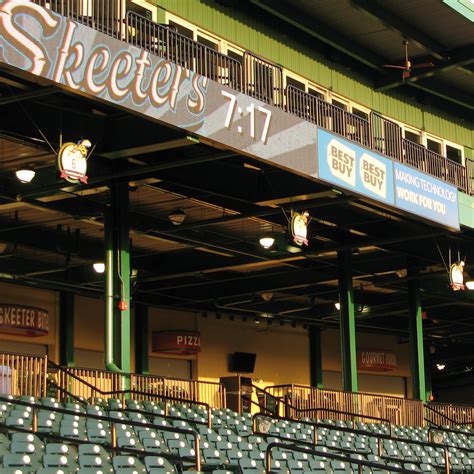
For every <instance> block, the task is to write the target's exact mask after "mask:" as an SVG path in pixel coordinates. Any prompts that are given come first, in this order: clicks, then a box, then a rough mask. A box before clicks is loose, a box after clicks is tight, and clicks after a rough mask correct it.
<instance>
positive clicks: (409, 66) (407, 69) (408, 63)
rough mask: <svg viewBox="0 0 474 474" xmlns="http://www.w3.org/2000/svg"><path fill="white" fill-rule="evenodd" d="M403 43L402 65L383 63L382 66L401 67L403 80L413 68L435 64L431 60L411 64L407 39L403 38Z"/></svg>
mask: <svg viewBox="0 0 474 474" xmlns="http://www.w3.org/2000/svg"><path fill="white" fill-rule="evenodd" d="M403 45H404V46H405V63H404V64H403V65H398V64H384V65H383V67H389V68H393V69H401V70H402V71H403V73H402V77H403V80H405V79H407V78H409V77H410V75H411V71H412V70H413V69H422V68H427V67H434V66H435V65H434V64H433V63H432V62H427V63H420V64H412V63H411V61H410V60H409V59H408V41H407V40H403Z"/></svg>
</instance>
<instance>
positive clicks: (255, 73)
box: [33, 0, 474, 194]
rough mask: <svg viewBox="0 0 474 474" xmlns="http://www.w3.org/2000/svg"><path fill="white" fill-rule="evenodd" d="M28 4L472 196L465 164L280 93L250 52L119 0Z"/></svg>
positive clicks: (322, 104)
mask: <svg viewBox="0 0 474 474" xmlns="http://www.w3.org/2000/svg"><path fill="white" fill-rule="evenodd" d="M33 1H34V2H35V3H37V4H39V5H42V6H43V7H45V8H48V9H51V10H53V11H55V12H57V13H59V14H61V15H63V16H66V17H69V18H72V19H73V20H75V21H77V22H79V23H82V24H84V25H87V26H89V27H91V28H94V29H96V30H97V31H100V32H102V33H105V34H107V35H109V36H112V37H114V38H117V39H120V40H122V41H125V42H127V43H130V44H132V45H134V46H137V47H139V48H142V49H144V50H146V51H149V52H151V53H153V54H156V55H157V56H160V57H162V58H165V59H167V60H168V61H171V62H174V63H176V64H178V65H180V66H182V67H184V68H186V69H190V70H192V71H195V72H197V73H198V74H201V75H202V76H204V77H207V78H209V79H212V80H213V81H216V82H218V83H220V84H223V85H225V86H228V87H230V88H232V89H234V90H237V91H240V92H244V93H245V94H247V95H249V96H251V97H255V98H256V99H258V100H261V101H263V102H266V103H267V104H270V105H273V106H275V107H278V108H281V109H284V110H286V111H287V112H288V113H291V114H294V115H297V116H298V117H300V118H303V119H304V120H308V121H310V122H313V123H315V124H317V125H318V126H320V127H322V128H325V129H327V130H331V131H333V132H335V133H338V134H339V135H341V136H343V137H345V138H347V139H349V140H352V141H354V142H356V143H360V144H361V145H363V146H366V147H368V148H371V149H373V150H375V151H377V152H379V153H383V154H385V155H387V156H390V157H392V158H395V159H397V160H399V161H401V162H404V163H407V164H409V165H411V166H413V167H415V168H417V169H420V170H422V171H424V172H426V173H428V174H431V175H433V176H435V177H437V178H439V179H441V180H443V181H446V182H448V183H450V184H453V185H454V186H456V187H457V188H458V189H460V190H461V191H464V192H466V193H471V194H472V193H474V176H473V174H472V173H473V170H472V169H471V168H469V167H468V166H462V165H460V164H459V163H456V162H454V161H452V160H449V159H447V158H446V157H443V156H442V155H439V154H437V153H435V152H432V151H430V150H427V149H426V148H425V147H423V146H421V145H418V144H416V143H412V142H408V140H404V139H402V132H401V127H400V126H399V125H398V124H397V123H395V122H393V121H391V120H388V119H386V118H385V117H382V116H381V115H380V114H378V113H376V112H371V113H370V119H369V120H365V119H363V118H361V117H359V116H357V115H355V114H352V113H350V112H347V111H346V110H343V109H341V108H339V107H337V106H336V105H334V104H331V103H328V102H326V101H324V100H321V99H320V98H318V97H316V96H314V95H312V94H310V93H307V92H305V91H301V90H299V89H297V88H295V87H293V86H291V85H290V86H287V87H286V89H285V88H284V83H283V69H282V67H281V66H279V65H278V64H275V63H272V62H271V61H268V60H266V59H264V58H261V57H259V56H257V55H255V54H254V53H252V52H250V51H245V52H244V54H243V57H242V62H240V61H238V60H236V59H234V58H231V57H230V56H227V55H225V54H222V53H219V52H218V51H215V50H214V49H212V48H209V47H208V46H205V45H203V44H201V43H199V42H197V41H194V40H192V39H190V38H187V37H186V36H184V35H182V34H180V33H178V32H176V31H173V30H172V29H170V28H169V27H168V26H166V25H160V24H158V23H155V22H153V21H151V20H149V19H147V18H145V17H142V16H140V15H138V14H137V13H135V12H130V11H128V12H126V11H125V3H124V2H122V1H121V0H115V1H111V0H33ZM473 167H474V166H473Z"/></svg>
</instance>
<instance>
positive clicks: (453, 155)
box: [446, 145, 462, 164]
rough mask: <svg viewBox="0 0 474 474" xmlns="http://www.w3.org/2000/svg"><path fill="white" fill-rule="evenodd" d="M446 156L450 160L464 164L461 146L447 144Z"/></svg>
mask: <svg viewBox="0 0 474 474" xmlns="http://www.w3.org/2000/svg"><path fill="white" fill-rule="evenodd" d="M446 158H447V159H448V160H452V161H455V162H456V163H459V164H462V152H461V150H460V149H459V148H454V147H453V146H449V145H446Z"/></svg>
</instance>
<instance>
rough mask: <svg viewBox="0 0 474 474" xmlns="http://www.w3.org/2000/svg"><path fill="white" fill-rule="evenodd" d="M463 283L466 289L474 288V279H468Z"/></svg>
mask: <svg viewBox="0 0 474 474" xmlns="http://www.w3.org/2000/svg"><path fill="white" fill-rule="evenodd" d="M464 284H465V285H466V288H467V289H468V290H474V280H468V281H466V283H464Z"/></svg>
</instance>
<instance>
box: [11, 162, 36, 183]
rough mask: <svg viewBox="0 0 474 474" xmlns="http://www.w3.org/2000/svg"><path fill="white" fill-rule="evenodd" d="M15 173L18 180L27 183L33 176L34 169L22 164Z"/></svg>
mask: <svg viewBox="0 0 474 474" xmlns="http://www.w3.org/2000/svg"><path fill="white" fill-rule="evenodd" d="M15 174H16V177H17V178H18V180H19V181H20V182H22V183H29V182H31V180H32V179H33V178H34V177H35V174H36V171H35V170H34V169H33V168H32V167H31V166H22V167H21V168H20V169H17V170H16V172H15Z"/></svg>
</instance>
